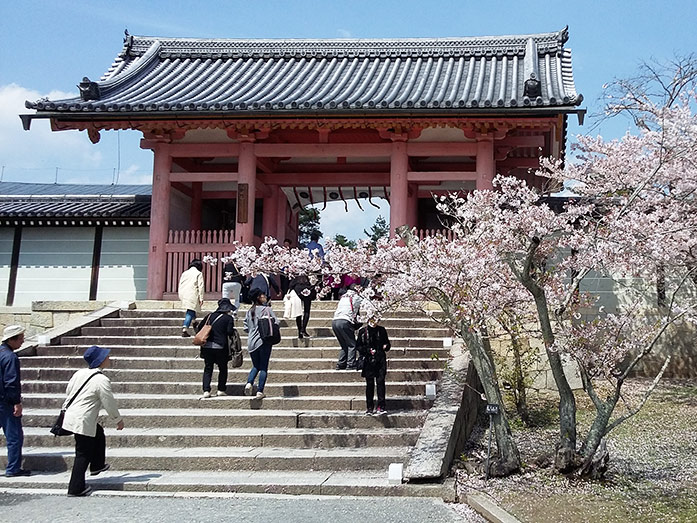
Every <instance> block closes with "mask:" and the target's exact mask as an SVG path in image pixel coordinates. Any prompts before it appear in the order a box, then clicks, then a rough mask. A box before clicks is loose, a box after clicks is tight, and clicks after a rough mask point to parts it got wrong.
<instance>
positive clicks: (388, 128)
mask: <svg viewBox="0 0 697 523" xmlns="http://www.w3.org/2000/svg"><path fill="white" fill-rule="evenodd" d="M567 39H568V32H567V30H566V29H564V30H562V31H559V32H555V33H543V34H535V35H516V36H501V37H477V38H448V39H446V38H435V39H404V40H392V39H386V40H225V39H215V40H211V39H182V38H153V37H136V36H131V35H128V34H127V35H126V38H125V40H124V47H123V49H122V51H121V53H120V54H119V55H118V56H117V58H116V60H115V61H114V63H113V64H112V66H111V67H110V68H109V69H108V71H107V72H106V73H105V75H104V76H103V77H102V78H101V79H100V80H99V81H98V82H92V81H90V80H89V79H87V78H85V79H84V80H83V82H82V83H81V84H80V91H81V93H80V98H75V99H69V100H58V101H37V102H27V107H28V108H31V109H36V114H32V115H22V119H23V121H24V124H25V128H27V129H28V128H29V125H30V123H31V120H32V119H33V118H50V119H51V125H52V129H53V130H65V129H80V130H85V131H87V134H88V136H89V138H90V139H91V140H92V141H93V142H97V141H98V140H99V133H100V131H102V130H105V129H136V130H139V131H141V132H142V133H143V139H142V141H141V147H143V148H147V149H150V150H152V151H153V153H154V168H153V189H152V210H151V220H150V251H149V263H148V297H149V298H151V299H159V298H162V296H163V293H164V292H165V290H166V289H169V286H168V285H167V284H166V282H167V281H168V278H171V274H173V273H174V270H175V267H174V265H173V262H172V259H171V257H170V261H169V262H168V252H171V249H172V242H171V235H172V234H174V232H173V231H182V230H189V231H211V230H232V231H234V239H235V240H238V241H240V242H243V243H248V244H259V243H260V242H261V241H262V238H263V237H264V236H274V237H276V238H278V239H283V238H286V237H294V236H296V235H297V217H298V211H299V210H300V209H301V208H302V207H305V206H307V205H312V204H322V203H325V202H327V201H341V200H344V201H346V200H348V199H355V200H356V201H357V202H358V204H359V207H360V205H361V203H360V202H361V201H363V202H364V205H370V204H372V203H373V201H372V200H373V199H374V198H384V199H386V200H388V201H389V203H390V230H391V231H392V232H394V230H395V228H396V227H399V226H401V225H409V226H412V227H416V228H417V229H419V230H420V231H421V232H420V233H419V234H420V235H421V236H423V235H424V234H428V232H427V231H429V230H433V229H436V228H438V227H440V224H439V221H438V217H437V213H436V210H435V203H434V199H433V196H434V195H440V194H446V193H451V192H466V191H470V190H473V189H492V188H493V185H492V180H493V178H494V177H495V175H496V174H497V173H505V174H511V175H514V176H518V177H521V178H524V179H525V180H526V181H527V182H528V183H529V184H532V185H539V184H541V183H543V179H541V178H537V177H535V176H534V175H533V174H532V171H531V169H534V168H536V167H538V165H539V162H538V158H539V157H540V156H553V157H561V156H562V155H563V152H564V146H565V134H566V119H567V115H568V114H569V113H577V114H578V115H579V118H581V117H582V115H583V113H584V111H583V110H582V109H579V108H578V105H579V104H580V103H581V101H582V96H580V95H577V93H576V90H575V87H574V83H573V75H572V70H571V53H570V50H568V49H566V48H565V47H564V44H565V42H566V41H567ZM177 234H178V233H177ZM168 238H169V239H170V241H168ZM216 241H219V240H216ZM220 241H222V240H220ZM229 241H230V239H229V238H226V239H225V241H224V242H222V243H224V244H227V243H229ZM227 247H228V245H222V248H223V250H224V249H225V248H227ZM211 248H213V246H211ZM196 249H198V250H200V249H201V248H200V247H196ZM198 250H197V251H196V252H198ZM218 250H220V249H218ZM191 252H194V251H193V250H192V251H191Z"/></svg>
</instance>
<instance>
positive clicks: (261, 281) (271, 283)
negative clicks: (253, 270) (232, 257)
mask: <svg viewBox="0 0 697 523" xmlns="http://www.w3.org/2000/svg"><path fill="white" fill-rule="evenodd" d="M244 284H245V285H246V286H248V287H249V293H248V298H249V301H250V303H252V304H254V298H253V297H252V294H253V293H254V291H255V290H258V291H259V292H261V293H262V294H264V296H266V300H267V301H269V302H270V301H271V288H272V287H273V289H274V290H275V291H276V292H281V288H280V287H279V286H278V283H276V279H275V278H274V277H273V276H267V275H266V274H264V273H263V272H260V273H259V274H257V275H256V276H254V277H252V276H250V277H249V278H247V280H246V281H245V282H244Z"/></svg>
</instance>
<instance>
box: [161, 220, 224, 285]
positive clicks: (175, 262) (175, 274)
mask: <svg viewBox="0 0 697 523" xmlns="http://www.w3.org/2000/svg"><path fill="white" fill-rule="evenodd" d="M234 239H235V231H169V236H168V237H167V243H166V244H165V252H166V253H167V269H166V272H165V294H177V287H178V286H179V276H181V273H182V272H184V271H185V270H186V269H187V268H188V267H189V263H191V260H193V259H194V258H198V259H200V260H201V259H203V257H204V256H206V255H210V256H213V257H214V258H217V259H218V260H220V258H222V257H223V256H227V255H229V254H230V253H231V252H232V251H233V250H234V245H233V242H234ZM222 271H223V264H222V263H220V261H219V262H218V264H217V265H215V266H211V265H209V264H207V263H204V264H203V281H204V282H205V284H206V293H212V294H215V295H220V290H221V284H222V282H221V280H222Z"/></svg>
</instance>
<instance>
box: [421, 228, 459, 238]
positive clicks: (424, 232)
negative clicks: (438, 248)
mask: <svg viewBox="0 0 697 523" xmlns="http://www.w3.org/2000/svg"><path fill="white" fill-rule="evenodd" d="M417 236H418V238H419V240H423V239H424V238H426V237H427V236H445V237H446V238H447V239H448V240H452V239H453V238H455V234H454V233H453V231H451V230H450V229H419V230H418V231H417Z"/></svg>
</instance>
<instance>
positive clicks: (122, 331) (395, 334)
mask: <svg viewBox="0 0 697 523" xmlns="http://www.w3.org/2000/svg"><path fill="white" fill-rule="evenodd" d="M236 327H237V329H238V332H239V334H240V337H241V338H242V339H246V338H247V336H246V333H245V332H244V330H242V324H240V323H238V324H237V325H236ZM307 330H308V334H310V336H312V337H313V338H315V337H317V338H334V333H333V331H332V329H331V326H330V325H329V326H326V327H318V326H313V325H308V329H307ZM80 335H81V336H121V337H126V336H137V337H139V338H143V337H146V336H176V337H181V325H179V326H174V327H153V326H127V327H83V328H82V329H81V331H80ZM281 335H282V336H289V337H297V335H298V330H297V327H296V325H295V324H293V325H292V326H291V325H289V326H283V325H282V326H281ZM388 335H389V337H390V341H391V340H392V338H395V339H399V338H406V337H411V336H418V337H421V338H424V337H428V338H438V337H440V338H443V337H445V336H446V335H447V330H446V329H440V328H437V329H436V328H420V329H417V328H407V327H399V328H392V329H390V331H389V333H388Z"/></svg>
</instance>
